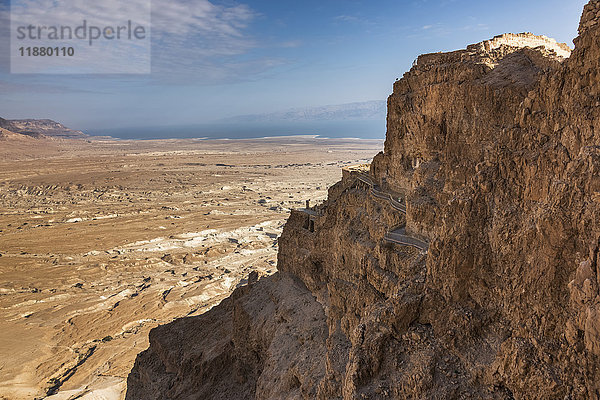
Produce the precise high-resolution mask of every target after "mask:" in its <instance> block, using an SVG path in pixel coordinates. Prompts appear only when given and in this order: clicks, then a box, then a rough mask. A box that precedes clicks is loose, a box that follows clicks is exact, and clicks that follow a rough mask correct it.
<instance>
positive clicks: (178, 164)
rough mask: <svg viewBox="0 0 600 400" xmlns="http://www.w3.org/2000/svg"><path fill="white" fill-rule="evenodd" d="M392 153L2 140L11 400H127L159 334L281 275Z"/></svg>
mask: <svg viewBox="0 0 600 400" xmlns="http://www.w3.org/2000/svg"><path fill="white" fill-rule="evenodd" d="M381 148H382V142H381V141H361V140H339V139H338V140H329V139H309V138H295V139H289V138H288V139H277V138H274V139H261V140H244V141H225V140H222V141H198V140H168V141H111V140H94V141H91V142H86V141H68V140H67V141H51V142H50V141H42V140H38V141H26V142H24V141H21V142H18V141H16V142H15V141H11V140H4V141H0V255H1V256H0V399H32V398H49V399H74V398H78V399H119V398H122V396H123V394H124V390H125V379H126V377H127V374H128V372H129V370H130V369H131V367H132V365H133V362H134V360H135V356H136V354H137V353H139V352H140V351H142V350H144V349H145V348H146V347H147V345H148V339H147V338H148V331H149V330H150V329H151V328H153V327H155V326H156V325H157V324H162V323H167V322H169V321H171V320H173V319H174V318H178V317H183V316H186V315H197V314H200V313H203V312H205V311H206V310H208V309H209V308H210V307H212V306H214V305H215V304H217V303H218V302H219V301H220V300H222V299H223V298H224V297H226V296H228V295H229V294H230V293H231V291H232V290H233V289H234V288H235V287H236V286H237V285H241V284H244V283H245V280H246V278H247V276H248V274H249V273H250V272H251V271H258V273H259V274H261V275H266V274H271V273H273V272H274V271H275V265H276V255H277V237H278V236H279V234H280V232H281V229H282V226H283V223H284V222H285V219H286V218H287V215H288V213H289V209H290V208H294V207H303V206H304V201H305V200H306V199H311V200H312V201H313V202H315V201H319V200H322V199H324V198H325V197H326V189H327V188H328V187H329V186H330V185H331V184H333V183H335V182H336V181H337V180H338V179H339V178H340V176H341V172H340V168H341V167H342V166H344V165H348V164H352V163H359V162H363V161H366V160H370V159H371V158H372V156H373V155H375V154H376V153H377V152H378V151H379V150H380V149H381Z"/></svg>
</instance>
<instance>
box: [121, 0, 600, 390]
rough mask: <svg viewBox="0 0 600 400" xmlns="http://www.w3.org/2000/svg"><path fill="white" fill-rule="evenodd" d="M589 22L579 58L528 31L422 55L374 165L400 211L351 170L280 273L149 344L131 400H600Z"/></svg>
mask: <svg viewBox="0 0 600 400" xmlns="http://www.w3.org/2000/svg"><path fill="white" fill-rule="evenodd" d="M598 21H600V1H597V0H595V1H591V2H590V3H589V4H588V5H587V6H586V7H585V9H584V13H583V17H582V20H581V25H580V29H579V32H580V35H579V37H578V38H577V39H576V41H575V44H576V46H575V49H574V50H573V52H572V53H571V54H570V57H568V56H569V53H570V51H569V49H568V48H567V47H566V46H565V45H559V44H557V43H555V42H553V41H552V40H550V39H548V38H545V37H536V36H533V35H530V34H521V35H503V36H500V37H497V38H494V39H492V40H490V41H486V42H483V43H479V44H476V45H472V46H469V47H468V48H467V49H466V50H462V51H457V52H452V53H445V54H441V53H437V54H428V55H424V56H421V57H419V59H418V61H417V62H416V64H415V65H414V67H413V68H412V69H411V70H410V71H409V72H408V73H406V74H405V76H404V77H403V78H402V79H401V80H399V81H397V82H396V83H395V85H394V92H393V94H392V95H391V96H390V98H389V100H388V131H387V139H386V144H385V151H384V152H383V153H381V154H379V155H377V156H376V157H375V159H374V160H373V164H372V165H371V168H370V179H372V180H373V181H374V182H375V183H376V185H378V187H379V188H380V189H381V190H382V191H385V192H387V193H391V194H392V196H394V197H397V198H398V199H402V198H403V199H405V203H406V213H405V214H404V213H401V212H398V210H397V209H394V208H393V207H391V206H390V204H389V202H387V201H385V200H382V199H381V198H377V197H374V196H373V195H372V193H371V192H370V190H369V188H368V185H365V184H364V182H361V180H360V179H357V175H356V174H353V173H347V174H344V178H343V179H342V181H341V182H339V183H338V184H336V185H335V186H333V187H332V188H331V189H330V191H329V199H328V201H327V202H326V203H325V204H323V205H322V206H319V207H317V208H315V209H313V210H305V211H294V212H292V215H291V217H290V219H289V220H288V223H287V225H286V227H285V229H284V233H283V235H282V237H281V239H280V251H279V265H278V268H279V271H280V272H279V273H278V274H276V275H275V276H273V277H270V278H265V279H261V280H260V281H259V282H258V283H256V284H254V285H251V286H249V287H245V288H240V289H238V290H237V291H236V292H235V293H234V295H233V296H232V297H231V298H230V299H229V300H227V301H226V302H224V303H223V304H221V305H220V306H218V307H216V308H215V309H213V310H212V311H211V312H209V313H207V314H206V315H203V316H200V317H196V318H193V319H184V320H180V321H177V322H175V323H172V324H170V325H166V326H163V327H160V328H157V329H156V330H154V331H153V332H152V334H151V337H150V343H151V344H150V348H149V349H148V350H147V351H145V352H144V353H142V354H141V355H140V356H139V358H138V360H137V362H136V365H135V368H134V369H133V371H132V373H131V374H130V376H129V380H128V395H127V398H128V399H142V398H143V399H167V398H169V399H170V398H184V399H188V398H189V399H209V398H213V399H221V398H223V399H225V398H228V399H237V398H240V399H241V398H257V399H295V398H298V399H300V398H305V399H313V398H319V399H342V398H343V399H361V398H367V399H381V398H415V399H430V398H440V399H441V398H444V399H453V398H456V399H463V398H473V399H512V398H516V399H534V398H535V399H542V398H543V399H592V398H599V397H600V358H599V357H600V291H599V287H600V267H599V265H600V264H599V262H598V261H599V258H600V256H599V250H600V226H599V225H598V221H600V178H599V172H600V146H599V143H600V97H599V96H600V25H599V24H598ZM567 57H568V58H567ZM398 226H402V227H404V229H405V232H406V234H407V235H412V236H413V237H415V238H419V239H421V240H423V241H428V243H429V247H428V251H427V252H426V253H425V252H423V251H420V250H419V249H417V248H413V247H409V246H402V245H398V244H393V243H390V242H389V241H386V240H385V237H386V233H387V232H389V231H390V230H391V229H393V228H394V227H398Z"/></svg>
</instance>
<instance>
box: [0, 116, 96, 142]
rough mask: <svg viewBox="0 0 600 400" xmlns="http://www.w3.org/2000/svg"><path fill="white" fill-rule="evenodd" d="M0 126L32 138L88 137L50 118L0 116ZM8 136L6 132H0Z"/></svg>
mask: <svg viewBox="0 0 600 400" xmlns="http://www.w3.org/2000/svg"><path fill="white" fill-rule="evenodd" d="M0 128H1V129H3V130H4V131H8V132H9V133H14V134H18V135H25V136H29V137H34V138H46V137H50V138H59V139H84V138H86V137H88V136H87V135H86V134H85V133H83V132H81V131H76V130H73V129H70V128H67V127H66V126H64V125H63V124H60V123H58V122H56V121H52V120H50V119H12V120H7V119H4V118H0ZM1 136H2V137H8V136H11V137H13V136H12V135H9V134H8V133H7V132H3V133H2V134H1Z"/></svg>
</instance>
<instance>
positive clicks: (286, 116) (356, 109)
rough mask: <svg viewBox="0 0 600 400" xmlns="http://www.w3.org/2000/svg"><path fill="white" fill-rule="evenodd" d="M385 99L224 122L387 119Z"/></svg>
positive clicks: (241, 116)
mask: <svg viewBox="0 0 600 400" xmlns="http://www.w3.org/2000/svg"><path fill="white" fill-rule="evenodd" d="M386 108H387V104H386V102H385V100H375V101H366V102H361V103H347V104H337V105H329V106H321V107H308V108H292V109H290V110H287V111H280V112H274V113H268V114H250V115H238V116H235V117H231V118H226V119H224V120H222V122H232V123H240V122H280V121H333V120H337V121H344V120H371V119H385V116H386Z"/></svg>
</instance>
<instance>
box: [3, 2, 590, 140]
mask: <svg viewBox="0 0 600 400" xmlns="http://www.w3.org/2000/svg"><path fill="white" fill-rule="evenodd" d="M60 1H63V0H58V2H60ZM69 1H75V2H78V3H79V5H80V6H81V4H84V5H85V2H88V4H92V3H101V4H103V5H104V6H106V7H108V6H111V7H112V6H115V7H117V9H119V10H122V7H121V8H119V2H122V1H124V2H125V3H128V4H130V5H131V4H137V6H139V8H138V9H139V10H141V9H142V8H143V7H142V5H143V3H144V2H149V1H150V0H105V1H104V2H95V1H94V0H69ZM82 2H83V3H82ZM136 2H137V3H136ZM586 2H587V1H584V0H567V1H565V0H527V1H523V0H518V1H517V0H504V1H501V2H499V1H485V0H484V1H482V0H477V1H473V0H407V1H402V0H395V1H393V0H370V1H369V0H365V1H363V0H303V1H292V0H277V1H276V0H248V1H243V0H242V1H239V2H238V1H234V0H222V1H221V0H211V1H209V0H190V1H188V0H152V8H151V22H149V24H150V27H149V28H151V29H148V33H150V35H149V40H151V41H150V42H149V43H151V47H150V49H151V50H150V51H151V52H149V53H147V54H148V55H149V58H148V59H147V60H146V59H145V58H144V55H145V54H146V53H144V52H143V51H142V50H143V49H142V50H140V51H139V52H138V51H137V50H135V51H129V50H127V49H125V48H121V49H117V48H116V47H115V48H114V49H113V50H111V49H108V51H112V52H111V53H110V54H109V56H106V57H103V56H101V55H99V54H100V53H98V54H96V53H94V56H93V57H96V59H95V60H94V59H91V58H90V59H88V60H86V62H88V63H89V66H90V67H92V66H93V67H95V68H96V69H99V71H94V73H89V74H64V73H56V72H57V71H58V70H54V72H55V73H45V74H31V73H28V74H21V73H11V72H10V59H9V55H11V56H13V57H15V54H14V53H15V51H16V49H10V40H9V38H10V36H11V34H14V32H13V31H12V30H11V28H10V21H9V19H10V16H11V13H10V12H9V11H10V3H9V2H8V0H0V17H1V19H2V20H0V38H1V39H3V40H2V42H0V53H1V55H0V116H1V117H3V118H7V119H19V118H49V119H53V120H56V121H60V122H62V123H64V124H66V125H67V126H69V127H72V128H76V129H82V130H93V129H106V128H121V127H130V126H131V127H136V126H169V125H189V124H198V123H205V122H210V121H212V120H217V119H220V118H227V117H231V116H235V115H240V114H258V113H270V112H275V111H281V110H285V109H288V108H295V107H310V106H320V105H330V104H343V103H351V102H361V101H369V100H383V99H385V98H386V97H387V96H388V95H389V94H390V93H391V90H392V84H393V82H394V81H395V80H396V78H400V77H402V75H403V73H404V72H406V71H407V70H409V69H410V66H411V64H412V62H413V60H414V59H415V58H416V57H417V56H418V55H419V54H423V53H429V52H436V51H450V50H456V49H461V48H465V47H466V46H467V45H468V44H471V43H477V42H480V41H482V40H485V39H489V38H491V37H493V36H495V35H498V34H502V33H506V32H513V33H519V32H533V33H535V34H543V35H546V36H550V37H553V38H555V39H557V40H558V41H560V42H565V43H567V44H569V45H570V46H573V43H572V40H573V38H575V37H576V35H577V26H578V22H579V18H580V15H581V11H582V9H583V6H584V5H585V3H586ZM56 3H57V1H55V0H13V4H12V6H13V12H14V10H16V7H17V6H18V7H21V8H20V9H21V10H25V11H26V12H30V13H33V12H34V11H35V12H36V13H37V14H39V15H44V14H45V13H46V12H47V8H49V7H53V5H55V4H56ZM74 4H75V3H74ZM137 6H136V7H137ZM83 9H85V7H84V6H82V7H79V8H78V10H80V11H79V12H80V13H79V14H78V11H77V10H75V9H73V13H72V14H71V17H73V20H77V19H78V18H79V17H80V16H81V15H83V14H81V12H83V11H81V10H83ZM98 12H101V13H105V14H103V15H105V16H106V18H109V17H116V16H118V17H119V18H121V20H124V19H127V18H130V19H135V18H136V17H139V18H142V17H141V16H136V15H135V12H133V14H132V11H131V8H130V9H129V10H126V11H123V14H122V15H119V14H118V13H111V12H109V10H106V9H105V10H101V11H98ZM131 15H133V17H132V16H131ZM13 18H14V15H13ZM13 42H14V41H13ZM94 48H95V49H98V51H100V49H101V47H100V46H98V47H94ZM140 49H141V48H140ZM104 50H107V48H104ZM138 50H139V49H138ZM146 61H147V63H149V64H148V65H147V66H148V67H149V68H144V62H146ZM109 65H112V66H115V65H116V66H122V67H127V66H128V67H129V70H128V73H126V74H119V73H110V74H109V73H103V72H104V71H107V72H112V71H109V68H108V67H109ZM131 69H135V70H136V71H139V72H140V73H130V72H131V71H130V70H131ZM98 72H100V73H98ZM146 72H150V73H146Z"/></svg>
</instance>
